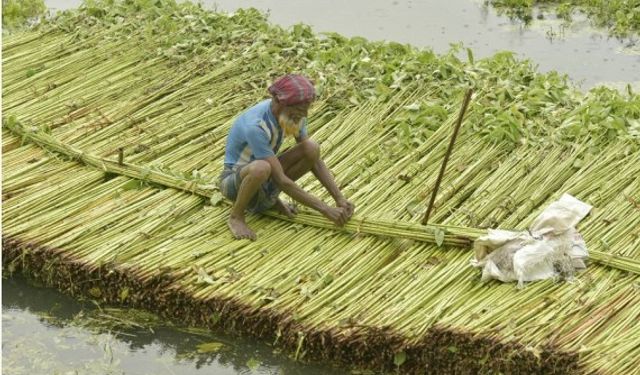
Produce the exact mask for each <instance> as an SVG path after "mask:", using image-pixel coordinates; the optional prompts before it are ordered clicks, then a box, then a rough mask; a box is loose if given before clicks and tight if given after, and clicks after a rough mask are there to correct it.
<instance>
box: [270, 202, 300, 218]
mask: <svg viewBox="0 0 640 375" xmlns="http://www.w3.org/2000/svg"><path fill="white" fill-rule="evenodd" d="M274 208H275V209H276V210H277V211H278V213H280V214H282V215H285V216H286V217H288V218H289V219H291V218H293V217H294V216H295V215H296V214H297V213H298V209H297V208H296V207H295V206H294V205H292V204H289V203H285V202H283V201H282V200H281V199H280V198H278V199H277V200H276V204H275V205H274Z"/></svg>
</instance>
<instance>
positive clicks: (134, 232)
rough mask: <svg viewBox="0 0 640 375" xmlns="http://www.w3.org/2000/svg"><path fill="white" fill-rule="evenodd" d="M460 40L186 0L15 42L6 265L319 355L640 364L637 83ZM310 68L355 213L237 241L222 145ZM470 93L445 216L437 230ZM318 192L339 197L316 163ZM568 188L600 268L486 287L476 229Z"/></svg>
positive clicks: (325, 142) (507, 365) (101, 10)
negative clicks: (290, 77)
mask: <svg viewBox="0 0 640 375" xmlns="http://www.w3.org/2000/svg"><path fill="white" fill-rule="evenodd" d="M458 52H460V51H459V50H455V49H454V50H452V51H451V52H450V53H448V54H445V55H442V56H437V55H435V54H433V53H432V52H430V51H428V50H416V49H414V48H412V47H410V46H405V45H400V44H396V43H382V42H368V41H366V40H364V39H361V38H353V39H347V38H344V37H341V36H339V35H335V34H328V35H323V36H316V35H314V34H313V33H312V32H311V31H310V29H309V28H308V27H306V26H303V25H298V26H295V27H293V28H292V29H290V30H283V29H281V28H278V27H275V26H271V25H269V24H268V23H267V21H266V20H265V18H264V16H263V15H261V14H259V13H257V12H256V11H239V12H238V13H236V14H234V15H226V14H219V13H211V12H208V11H205V10H202V9H200V8H199V7H198V6H195V5H192V4H190V3H181V4H180V5H176V4H174V3H173V2H169V1H159V2H156V3H155V4H154V5H148V4H147V3H146V2H142V1H140V2H136V1H130V2H126V4H125V3H116V4H115V5H108V4H107V3H106V2H105V3H102V2H92V3H91V4H90V5H85V6H84V7H83V8H82V9H81V10H79V11H74V12H67V13H64V14H62V15H59V16H58V17H56V18H54V19H52V20H48V21H46V22H45V23H43V24H41V25H39V26H38V27H36V28H32V29H28V30H23V31H20V32H15V33H14V34H11V35H7V36H5V38H4V40H3V58H4V60H3V133H2V134H3V139H2V147H3V191H2V193H3V204H2V209H3V266H4V270H5V272H9V273H10V272H16V271H18V270H21V271H22V272H25V273H27V274H29V275H31V276H32V277H36V278H39V279H41V280H43V281H45V282H47V283H49V284H51V285H54V286H56V287H58V288H60V289H62V290H65V291H67V292H69V293H71V294H84V295H88V296H90V297H91V298H95V299H97V300H100V301H106V302H110V303H119V304H125V305H131V306H137V307H144V308H148V309H151V310H154V311H156V312H160V313H162V314H164V315H165V316H166V317H168V318H177V319H180V320H182V321H187V322H190V323H191V324H194V325H201V326H208V327H212V328H223V329H228V330H232V331H238V332H243V333H251V334H254V335H256V336H259V337H263V338H266V339H268V340H272V341H273V342H275V343H276V345H279V346H282V347H284V348H287V349H288V350H290V351H291V353H292V354H293V355H294V356H295V357H296V358H299V359H320V360H330V361H333V362H337V363H340V364H343V365H348V366H355V367H359V368H370V369H373V370H383V371H393V370H395V369H396V368H397V369H398V370H399V371H400V372H403V373H405V372H406V373H410V372H414V373H422V372H425V371H428V372H434V373H435V372H438V373H440V372H442V373H478V372H486V373H489V372H503V373H515V372H521V373H545V374H546V373H565V372H605V373H619V374H625V373H629V372H632V371H634V370H635V369H636V368H637V367H638V366H639V365H640V361H639V360H638V358H640V346H638V342H640V326H639V325H638V324H637V321H638V320H639V319H640V309H639V308H638V305H639V304H638V302H640V291H639V289H640V285H639V282H640V276H639V275H638V271H639V270H638V262H639V261H640V177H639V176H640V153H639V150H640V145H639V141H638V136H639V124H638V120H637V119H638V118H639V116H640V97H639V96H638V95H637V94H635V93H633V92H628V93H625V94H620V93H618V92H615V91H610V90H607V89H604V88H597V89H594V90H592V91H590V92H588V93H580V92H578V91H576V90H575V89H573V88H572V87H571V86H570V85H569V84H567V82H566V79H565V78H564V77H561V76H559V75H558V74H556V73H547V74H539V73H537V72H536V71H535V69H534V68H533V67H532V66H531V64H530V63H529V62H526V61H524V62H523V61H517V60H515V59H514V58H513V57H512V55H511V54H509V53H501V54H497V55H496V56H493V57H491V58H487V59H483V60H479V61H475V60H474V58H473V55H472V53H471V51H467V53H468V55H467V56H468V58H467V59H466V60H467V61H461V60H459V59H458V58H457V57H456V56H458ZM290 71H296V72H302V73H304V74H307V75H309V76H310V77H312V78H313V79H314V81H315V82H316V85H317V86H318V90H319V99H318V101H317V102H316V103H315V104H314V106H313V108H312V115H311V117H310V119H309V124H310V134H311V137H312V138H313V139H315V140H317V141H318V142H319V143H320V144H321V147H322V154H323V157H324V158H325V160H326V162H327V164H328V165H329V167H330V168H331V169H332V171H333V172H334V174H335V175H336V177H337V180H338V181H339V184H340V187H341V188H342V189H343V191H344V192H345V194H346V195H347V196H348V197H349V198H350V199H351V200H352V201H354V202H355V203H356V205H357V211H356V215H355V217H354V219H353V220H352V221H351V222H350V224H349V226H348V227H346V228H343V229H339V228H335V227H332V226H330V225H328V223H327V222H326V221H324V220H323V219H321V218H320V217H319V216H318V215H315V214H313V213H311V212H303V213H301V214H300V216H299V218H297V219H294V221H293V222H290V221H285V220H282V219H281V218H278V217H275V216H277V215H275V214H270V215H268V216H251V217H250V218H249V224H250V225H251V226H252V228H254V229H256V230H257V233H258V237H259V239H258V241H256V242H249V241H236V240H233V239H232V237H231V235H230V234H229V233H228V230H227V228H226V218H227V215H228V207H229V206H228V203H226V202H221V201H220V198H219V195H217V194H216V191H215V189H212V188H211V186H212V185H213V184H214V182H215V179H216V176H217V174H218V173H219V172H220V170H221V167H222V156H223V154H224V145H225V136H226V134H227V132H228V130H229V127H230V125H231V123H232V121H233V119H234V117H235V116H237V115H238V113H239V112H240V111H242V110H243V109H244V108H246V107H248V106H250V105H252V104H253V103H255V102H257V101H259V100H261V99H263V98H265V93H266V87H267V85H268V84H269V83H270V82H271V80H273V79H274V78H276V77H278V76H279V75H281V74H283V73H286V72H290ZM469 86H472V87H474V91H475V93H476V94H475V97H474V99H473V103H472V105H471V107H470V108H469V111H468V114H467V116H466V118H465V125H464V126H463V129H462V130H461V133H460V135H459V138H458V141H457V143H456V147H455V149H454V151H453V154H452V155H451V159H450V162H449V165H450V168H449V170H448V172H447V174H446V175H445V177H444V180H443V183H442V187H441V189H440V192H439V194H438V197H437V199H436V211H435V215H433V218H432V220H431V222H432V223H437V225H430V226H427V227H421V226H420V225H419V224H418V223H419V221H420V219H421V218H422V215H423V213H424V210H425V208H426V203H427V201H428V198H429V195H430V193H431V191H432V190H433V188H434V183H435V176H436V175H437V172H438V169H439V167H440V162H441V160H442V157H443V155H444V153H445V150H446V147H447V143H448V141H449V136H450V134H451V130H452V126H453V123H454V121H455V117H456V115H457V111H458V108H459V106H460V102H461V99H462V93H463V92H464V91H465V90H466V88H467V87H469ZM287 145H290V143H288V144H286V145H285V147H286V146H287ZM119 149H123V150H124V163H122V164H119V163H118V156H119ZM300 183H301V184H302V185H303V187H304V188H305V189H308V190H309V191H311V192H312V193H313V194H316V195H317V196H319V197H321V198H323V199H325V200H328V199H329V196H328V194H327V193H326V192H324V191H323V190H322V188H321V186H320V184H319V183H317V182H316V181H314V179H313V178H312V177H311V176H307V177H305V178H303V179H302V180H301V181H300ZM564 192H567V193H570V194H572V195H574V196H575V197H577V198H579V199H581V200H583V201H585V202H587V203H589V204H592V205H593V206H594V207H595V208H594V211H593V212H592V214H591V215H590V216H589V217H588V218H586V219H585V220H584V221H583V222H581V223H580V227H579V228H578V229H579V230H580V231H581V233H582V234H583V236H584V237H585V239H586V241H587V245H588V247H589V249H590V251H592V255H593V259H594V260H595V262H594V263H593V264H591V265H589V267H588V269H587V271H585V272H583V273H581V274H579V275H577V276H576V279H575V280H574V281H573V282H564V281H563V282H559V281H551V280H549V281H543V282H537V283H532V284H530V285H528V286H527V287H526V288H525V289H524V290H518V289H516V288H515V286H514V285H508V284H499V283H496V282H490V283H481V282H480V281H479V274H478V272H477V270H474V269H472V268H471V267H470V266H469V264H468V263H469V260H470V258H471V256H472V254H471V252H470V251H468V244H469V243H470V241H472V240H473V239H474V238H477V236H479V235H481V234H482V233H484V230H485V229H486V228H508V229H525V228H527V226H528V225H529V224H531V222H532V221H533V219H534V218H535V217H536V215H537V214H538V213H539V212H540V211H541V210H542V209H543V208H544V207H545V206H547V205H548V204H549V203H550V202H552V201H554V200H555V199H557V198H558V197H559V196H560V195H561V194H562V193H564ZM212 198H213V199H212Z"/></svg>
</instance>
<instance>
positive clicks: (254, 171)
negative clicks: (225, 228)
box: [227, 160, 271, 240]
mask: <svg viewBox="0 0 640 375" xmlns="http://www.w3.org/2000/svg"><path fill="white" fill-rule="evenodd" d="M270 175H271V166H270V165H269V163H268V162H266V161H264V160H254V161H252V162H251V163H249V165H247V166H246V167H244V168H242V170H241V171H240V178H241V182H240V188H239V189H238V195H237V196H236V200H235V201H234V202H233V206H232V207H231V214H230V215H229V221H228V222H227V223H228V225H229V229H231V232H232V233H233V235H234V237H235V238H238V239H240V238H249V239H251V240H255V239H256V234H255V232H254V231H253V230H251V228H249V227H248V226H247V223H246V222H245V219H244V211H245V209H246V208H247V205H248V204H249V202H250V201H251V198H253V196H254V195H255V194H256V192H257V191H258V189H260V185H262V183H263V182H265V181H267V179H269V176H270Z"/></svg>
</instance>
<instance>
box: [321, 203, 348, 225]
mask: <svg viewBox="0 0 640 375" xmlns="http://www.w3.org/2000/svg"><path fill="white" fill-rule="evenodd" d="M322 214H323V215H324V216H325V217H326V218H327V219H329V220H331V221H333V223H334V224H335V225H337V226H339V227H342V226H344V224H345V223H346V222H347V220H349V217H348V216H347V213H346V211H345V210H344V208H342V207H329V206H327V208H326V209H324V210H323V211H322Z"/></svg>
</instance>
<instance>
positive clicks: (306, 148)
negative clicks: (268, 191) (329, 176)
mask: <svg viewBox="0 0 640 375" xmlns="http://www.w3.org/2000/svg"><path fill="white" fill-rule="evenodd" d="M319 158H320V146H319V145H318V144H317V143H316V142H315V141H312V140H304V141H302V142H300V143H298V144H296V145H295V146H293V147H292V148H290V149H289V150H287V151H286V152H284V153H283V154H282V155H280V156H279V157H278V159H279V160H280V165H282V169H283V171H284V174H285V175H287V177H289V178H290V179H292V180H293V181H296V180H298V179H299V178H300V177H302V176H304V175H305V174H306V173H307V172H309V171H310V170H312V169H313V166H314V165H315V163H316V162H317V161H318V159H319ZM275 209H276V210H278V212H280V213H281V214H283V215H287V216H290V217H291V216H292V215H293V214H295V213H296V209H295V208H294V207H290V206H286V207H285V203H283V202H282V201H281V200H280V199H279V198H278V200H277V201H276V205H275Z"/></svg>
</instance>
